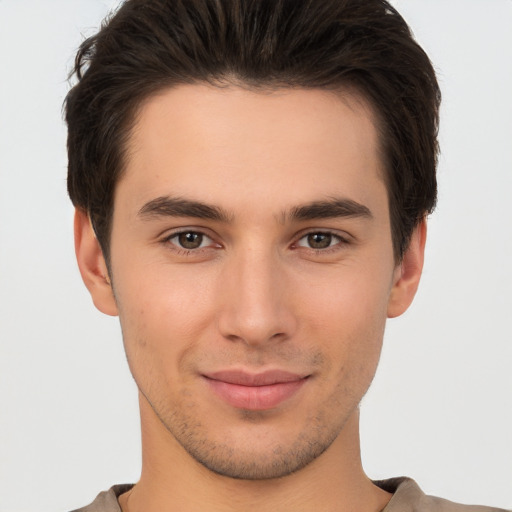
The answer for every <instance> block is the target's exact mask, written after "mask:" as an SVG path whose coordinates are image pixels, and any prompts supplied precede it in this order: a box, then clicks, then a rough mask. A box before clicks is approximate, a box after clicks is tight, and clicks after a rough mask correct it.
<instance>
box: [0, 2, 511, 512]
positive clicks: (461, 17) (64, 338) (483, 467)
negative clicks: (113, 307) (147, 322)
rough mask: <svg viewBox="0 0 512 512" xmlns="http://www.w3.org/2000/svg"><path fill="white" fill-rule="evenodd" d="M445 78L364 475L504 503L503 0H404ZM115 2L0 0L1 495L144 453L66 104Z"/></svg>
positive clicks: (6, 499)
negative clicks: (87, 242) (69, 162)
mask: <svg viewBox="0 0 512 512" xmlns="http://www.w3.org/2000/svg"><path fill="white" fill-rule="evenodd" d="M394 3H395V4H396V6H397V7H398V8H399V10H400V11H401V12H402V14H403V15H404V17H405V18H406V19H407V20H408V22H409V23H410V24H411V26H412V28H413V31H414V33H415V35H416V37H417V39H418V40H419V41H420V43H421V44H422V45H423V46H424V48H425V49H426V50H427V52H428V53H429V55H430V56H431V58H432V60H433V62H434V64H435V67H436V69H437V71H438V75H439V80H440V83H441V87H442V90H443V95H444V104H443V110H442V128H441V134H440V139H441V146H442V155H441V159H440V165H439V185H440V192H439V205H438V209H437V211H436V212H435V214H434V215H433V216H432V217H431V219H430V224H429V241H428V248H427V260H426V266H425V271H424V275H423V281H422V284H421V286H420V290H419V292H418V295H417V298H416V301H415V303H414V304H413V306H412V307H411V309H410V310H409V312H408V313H406V315H405V316H403V317H401V318H399V319H396V320H392V321H390V322H389V323H388V330H387V333H386V337H385V347H384V351H383V355H382V360H381V364H380V367H379V370H378V373H377V376H376V379H375V381H374V384H373V387H372V388H371V390H370V392H369V394H368V395H367V396H366V398H365V399H364V400H363V404H362V446H363V462H364V465H365V468H366V471H367V473H368V474H369V476H371V477H372V478H385V477H391V476H398V475H409V476H412V477H414V478H415V479H416V480H417V481H418V482H419V483H420V485H421V486H422V487H423V489H424V490H425V491H426V492H428V493H431V494H435V495H441V496H444V497H446V498H449V499H452V500H457V501H462V502H465V503H485V504H490V505H495V506H502V507H507V508H511V507H512V400H511V396H512V372H511V366H512V364H511V363H512V318H511V317H512V233H511V230H512V209H511V203H512V100H511V94H512V1H511V0H400V1H398V0H397V1H395V2H394ZM114 5H115V2H113V1H106V0H45V1H40V0H0V512H22V511H23V512H24V511H30V510H34V511H36V510H37V511H38V512H50V511H52V512H53V511H59V510H61V511H65V510H70V509H73V508H75V507H78V506H83V505H85V504H87V503H89V502H90V501H91V500H92V499H93V498H94V497H95V495H96V494H97V493H98V492H99V491H100V490H103V489H106V488H109V487H110V486H111V485H112V484H114V483H121V482H132V481H135V480H136V479H137V478H138V474H139V467H140V453H139V451H140V438H139V423H138V422H139V420H138V410H137V400H136V388H135V385H134V383H133V381H132V379H131V376H130V374H129V371H128V369H127V365H126V362H125V357H124V353H123V350H122V344H121V335H120V329H119V325H118V322H117V319H115V318H110V317H105V316H103V315H101V314H100V313H98V312H97V311H96V310H95V309H94V307H93V305H92V302H91V300H90V298H89V296H88V294H87V292H86V290H85V287H84V286H83V285H82V282H81V280H80V276H79V273H78V270H77V268H76V265H75V261H74V252H73V241H72V214H73V212H72V207H71V204H70V202H69V200H68V199H67V196H66V187H65V183H66V182H65V180H66V154H65V139H66V130H65V126H64V124H63V122H62V115H61V105H62V102H63V99H64V96H65V94H66V92H67V90H68V89H69V84H68V83H67V78H66V77H67V73H68V72H69V70H70V68H71V64H72V61H73V58H74V53H75V50H76V48H77V47H78V45H79V43H80V42H81V41H82V39H83V38H84V37H85V36H87V35H91V34H92V33H93V32H94V31H95V29H96V27H97V26H98V25H99V23H100V21H101V19H102V18H103V17H104V15H105V14H106V13H107V12H108V10H109V9H110V8H112V7H113V6H114Z"/></svg>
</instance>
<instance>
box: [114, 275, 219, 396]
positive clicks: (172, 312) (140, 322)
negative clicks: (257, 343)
mask: <svg viewBox="0 0 512 512" xmlns="http://www.w3.org/2000/svg"><path fill="white" fill-rule="evenodd" d="M141 274H142V275H143V276H144V277H143V278H139V279H137V275H141ZM118 277H119V278H118V279H117V280H116V276H114V282H115V283H116V282H117V283H119V284H118V285H116V287H115V293H116V300H117V304H118V309H119V318H120V322H121V327H122V331H123V342H124V346H125V350H126V354H127V358H128V363H129V365H130V369H131V371H132V374H133V376H134V378H135V380H136V381H137V382H138V383H139V384H140V385H142V386H143V387H144V386H145V385H150V383H151V382H153V381H155V380H161V379H164V380H169V381H171V380H172V379H173V376H175V375H177V374H178V372H179V370H180V368H181V366H182V365H183V362H184V361H186V360H187V356H188V354H190V353H193V352H194V351H195V350H197V346H198V345H199V344H200V342H201V335H202V334H203V333H204V331H205V329H207V328H208V327H207V326H211V325H212V324H213V321H212V315H213V311H212V307H211V301H210V300H208V299H207V295H208V294H209V290H208V287H207V286H203V287H202V288H198V286H197V283H195V282H194V279H193V278H192V277H191V278H190V279H187V278H186V277H185V278H184V279H182V278H180V279H176V278H171V277H170V276H165V274H163V273H162V272H159V273H158V274H157V275H154V276H153V275H151V274H150V273H149V272H143V273H139V272H136V271H135V270H134V269H133V267H132V271H131V272H128V273H125V274H124V275H121V273H119V276H118ZM158 375H159V376H160V377H159V378H157V379H155V377H157V376H158ZM144 383H146V384H144Z"/></svg>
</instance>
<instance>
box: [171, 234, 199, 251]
mask: <svg viewBox="0 0 512 512" xmlns="http://www.w3.org/2000/svg"><path fill="white" fill-rule="evenodd" d="M175 238H177V242H178V244H179V245H180V246H181V247H183V249H199V247H201V244H202V243H203V238H204V237H203V234H202V233H196V232H194V231H186V232H185V233H179V234H178V235H177V236H176V237H175Z"/></svg>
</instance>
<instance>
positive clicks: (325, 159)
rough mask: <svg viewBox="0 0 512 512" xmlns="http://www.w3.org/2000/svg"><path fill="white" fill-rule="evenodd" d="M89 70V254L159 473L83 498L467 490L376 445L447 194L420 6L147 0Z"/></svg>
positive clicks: (76, 176)
mask: <svg viewBox="0 0 512 512" xmlns="http://www.w3.org/2000/svg"><path fill="white" fill-rule="evenodd" d="M76 73H77V76H78V78H79V82H78V84H77V85H76V86H75V87H74V88H73V90H72V91H71V92H70V93H69V96H68V99H67V102H66V116H67V122H68V126H69V138H68V152H69V181H68V185H69V192H70V196H71V199H72V201H73V203H74V204H75V206H76V218H75V241H76V252H77V259H78V264H79V267H80V271H81V274H82V277H83V279H84V282H85V284H86V286H87V287H88V289H89V291H90V293H91V296H92V298H93V301H94V303H95V305H96V307H97V308H98V309H99V310H100V311H102V312H103V313H106V314H109V315H119V317H120V321H121V327H122V331H123V339H124V344H125V349H126V353H127V357H128V362H129V365H130V369H131V372H132V374H133V376H134V379H135V381H136V383H137V386H138V388H139V396H140V412H141V422H142V444H143V467H142V474H141V478H140V481H139V482H138V483H137V484H136V485H135V486H131V485H128V486H115V487H113V488H112V489H111V490H110V491H109V492H107V493H102V494H101V495H100V496H99V497H98V498H97V499H96V500H95V502H94V503H93V504H92V505H91V506H89V507H86V508H85V509H82V510H86V511H88V512H90V511H99V510H107V511H119V510H123V511H124V512H126V511H130V512H137V511H142V510H144V511H149V512H151V511H156V510H180V511H194V510H212V511H216V510H258V511H265V510H272V511H276V510H303V511H309V510H326V511H330V510H333V511H334V510H363V511H366V510H367V511H378V510H383V509H386V510H387V511H395V510H397V511H398V510H409V509H410V510H416V509H417V510H434V509H442V510H445V509H446V510H459V509H460V508H461V507H462V506H460V505H455V504H451V503H449V502H446V501H443V500H440V499H437V498H431V497H427V496H425V495H424V494H423V493H422V492H421V491H420V489H419V488H418V487H417V485H416V484H415V483H414V482H413V481H411V480H408V479H392V480H388V481H381V482H372V481H371V480H370V479H369V478H368V477H367V476H366V475H365V473H364V471H363V468H362V465H361V460H360V454H359V434H358V427H359V413H358V405H359V402H360V400H361V398H362V397H363V395H364V394H365V392H366V391H367V389H368V387H369V385H370V383H371V380H372V378H373V375H374V373H375V369H376V366H377V362H378V358H379V354H380V349H381V345H382V337H383V333H384V327H385V322H386V318H388V317H395V316H399V315H400V314H402V313H403V312H404V311H405V310H406V309H407V308H408V306H409V305H410V303H411V302H412V300H413V297H414V294H415V292H416V289H417V286H418V283H419V279H420V275H421V270H422V265H423V253H424V247H425V237H426V220H425V218H426V215H427V214H428V213H430V212H431V211H432V209H433V207H434V205H435V199H436V180H435V168H436V159H437V140H436V136H437V126H438V107H439V98H440V93H439V89H438V86H437V83H436V79H435V75H434V72H433V69H432V66H431V64H430V62H429V60H428V58H427V56H426V55H425V53H424V52H423V51H422V50H421V48H420V47H419V46H418V45H417V44H416V43H415V42H414V40H413V39H412V37H411V35H410V32H409V30H408V28H407V26H406V24H405V22H404V21H403V19H402V18H401V17H400V16H399V14H398V13H397V12H396V11H395V10H394V9H393V8H392V7H391V6H389V5H388V4H387V3H386V2H384V1H380V0H379V1H377V0H375V1H366V2H360V1H345V2H340V1H339V0H338V1H331V0H321V1H320V0H315V1H302V0H293V1H292V0H288V1H268V2H263V1H256V0H253V1H249V0H245V1H243V0H224V1H219V0H217V1H214V0H190V1H187V2H179V1H171V0H166V1H164V0H152V1H143V0H131V1H130V0H129V1H128V2H126V3H125V4H124V5H123V6H122V7H121V9H120V10H119V11H118V12H117V14H116V15H115V16H114V17H113V18H112V19H111V20H110V21H109V22H108V23H107V24H106V25H105V26H104V27H103V28H102V30H101V31H100V32H99V34H98V35H96V36H94V37H92V38H90V39H89V40H87V41H86V42H85V43H84V44H83V46H82V48H81V50H80V52H79V54H78V56H77V61H76ZM478 510H490V509H488V508H485V507H481V508H479V509H478Z"/></svg>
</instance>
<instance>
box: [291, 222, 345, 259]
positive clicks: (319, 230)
mask: <svg viewBox="0 0 512 512" xmlns="http://www.w3.org/2000/svg"><path fill="white" fill-rule="evenodd" d="M314 234H322V235H330V236H332V237H333V238H336V239H338V242H337V243H335V244H334V245H330V246H329V247H326V248H324V249H315V248H313V247H308V246H306V245H299V242H300V241H301V240H302V239H304V238H306V237H307V236H309V235H314ZM352 242H353V237H352V236H351V235H350V234H348V233H347V232H345V231H342V232H340V231H338V230H334V229H329V228H326V229H322V228H316V229H315V228H313V229H307V230H304V231H301V232H300V233H298V234H297V236H296V237H295V241H294V242H293V244H292V249H297V248H301V249H305V250H309V251H314V252H316V253H327V252H329V251H336V250H340V249H341V248H342V247H344V246H346V245H349V244H351V243H352Z"/></svg>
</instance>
